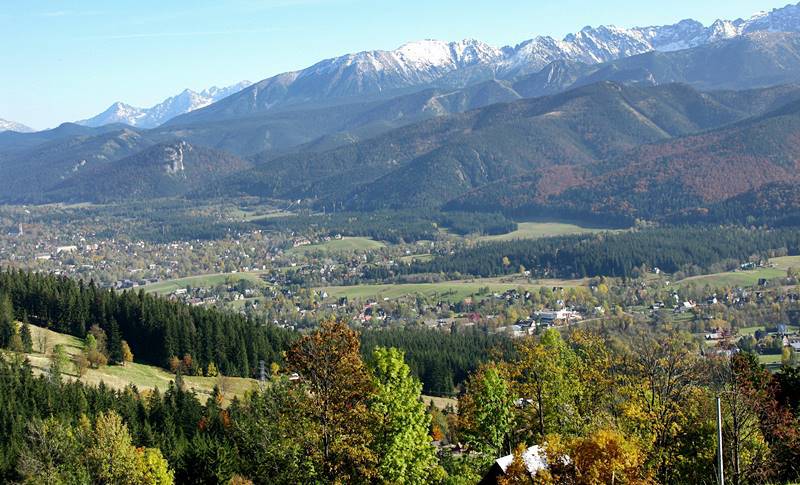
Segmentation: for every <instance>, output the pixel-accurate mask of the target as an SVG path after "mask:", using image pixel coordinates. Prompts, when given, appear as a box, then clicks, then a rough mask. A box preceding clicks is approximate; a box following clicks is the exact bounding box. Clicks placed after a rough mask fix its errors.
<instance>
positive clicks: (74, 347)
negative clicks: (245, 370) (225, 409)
mask: <svg viewBox="0 0 800 485" xmlns="http://www.w3.org/2000/svg"><path fill="white" fill-rule="evenodd" d="M31 334H32V335H33V349H34V352H32V353H30V354H25V355H26V357H27V358H28V360H29V361H30V363H31V366H32V367H33V371H34V372H35V373H37V374H44V373H46V372H47V370H48V369H49V367H50V358H49V355H50V354H51V353H52V351H53V347H55V346H56V345H58V344H61V345H63V346H64V350H65V351H66V353H67V355H69V356H70V357H72V356H74V355H76V354H78V353H80V352H81V350H82V346H83V345H82V342H81V340H80V339H78V338H76V337H72V336H70V335H64V334H62V333H58V332H53V331H52V330H47V329H45V328H42V327H37V326H35V325H31ZM40 336H44V337H45V338H46V342H45V349H44V352H42V350H41V349H40V347H39V345H40V342H41V340H40V338H39V337H40ZM133 350H134V352H135V351H136V349H133ZM134 358H135V354H134ZM64 374H65V375H64V378H66V379H78V375H77V374H76V372H75V370H74V368H73V367H72V364H71V363H70V364H69V365H68V368H67V370H66V371H65V372H64ZM174 380H175V375H174V374H171V373H169V372H167V371H165V370H164V369H161V368H159V367H155V366H152V365H144V364H137V363H135V362H132V363H128V364H126V365H125V366H118V365H109V366H104V367H101V368H99V369H89V370H87V371H86V374H85V375H84V376H83V377H82V378H80V381H81V382H83V383H84V384H87V385H92V386H97V385H99V384H100V383H101V382H102V383H104V384H105V385H106V386H109V387H111V388H114V389H125V388H126V387H128V386H129V385H131V384H133V385H134V386H136V388H137V389H139V390H140V391H144V390H152V389H155V388H158V390H159V391H161V392H164V391H166V390H167V388H168V387H169V383H170V382H171V381H174ZM183 382H184V383H185V384H186V387H187V388H189V389H190V390H193V391H195V392H196V393H197V394H198V398H199V399H200V401H201V402H204V401H205V400H206V399H207V398H208V397H210V396H211V392H212V391H213V389H214V386H215V385H216V386H218V387H219V388H220V390H221V391H222V395H223V397H224V398H225V401H224V402H225V404H226V405H227V404H228V403H230V401H231V400H232V399H233V398H234V397H239V398H241V397H242V396H244V394H245V393H246V392H247V391H251V390H253V389H256V388H257V387H258V381H256V380H255V379H248V378H244V377H202V376H184V377H183ZM422 401H423V402H424V403H425V404H428V403H430V402H431V401H433V403H434V406H436V407H438V408H439V409H446V408H447V407H452V408H453V409H456V408H457V407H458V401H457V400H456V399H451V398H445V397H434V396H425V395H423V396H422Z"/></svg>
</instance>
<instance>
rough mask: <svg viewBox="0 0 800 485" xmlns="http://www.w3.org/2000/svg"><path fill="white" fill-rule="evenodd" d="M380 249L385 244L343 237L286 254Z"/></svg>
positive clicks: (365, 238)
mask: <svg viewBox="0 0 800 485" xmlns="http://www.w3.org/2000/svg"><path fill="white" fill-rule="evenodd" d="M382 247H385V244H383V243H382V242H378V241H375V240H373V239H370V238H368V237H344V238H342V239H334V240H331V241H327V242H324V243H320V244H311V245H309V246H300V247H297V248H292V249H290V250H289V251H287V252H286V253H287V254H296V255H301V254H306V253H309V252H312V251H322V252H330V253H333V252H344V251H366V250H370V249H380V248H382Z"/></svg>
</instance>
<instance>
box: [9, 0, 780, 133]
mask: <svg viewBox="0 0 800 485" xmlns="http://www.w3.org/2000/svg"><path fill="white" fill-rule="evenodd" d="M786 3H787V0H782V1H775V0H759V1H753V0H724V1H718V0H702V1H698V0H668V1H665V0H661V1H658V2H651V1H643V0H617V1H614V0H603V1H598V0H517V1H505V0H491V1H489V0H484V1H468V0H398V1H384V0H224V1H223V0H180V1H179V0H103V1H101V0H94V1H89V0H0V33H2V34H1V35H2V36H3V37H4V38H5V45H4V46H3V47H2V48H0V118H3V119H7V120H13V121H17V122H20V123H23V124H26V125H28V126H31V127H34V128H37V129H44V128H48V127H53V126H57V125H58V124H60V123H62V122H64V121H74V120H79V119H84V118H88V117H91V116H94V115H96V114H98V113H100V112H102V111H104V110H105V109H106V108H107V107H108V106H110V105H111V104H112V103H113V102H115V101H123V102H126V103H128V104H132V105H134V106H141V107H149V106H152V105H154V104H156V103H158V102H160V101H162V100H163V99H165V98H167V97H168V96H172V95H174V94H178V93H179V92H181V91H183V89H185V88H191V89H195V90H198V91H199V90H202V89H204V88H207V87H209V86H213V85H217V86H225V85H230V84H233V83H236V82H238V81H241V80H250V81H259V80H261V79H264V78H267V77H270V76H272V75H275V74H279V73H281V72H286V71H291V70H296V69H301V68H304V67H307V66H309V65H311V64H313V63H315V62H317V61H319V60H322V59H326V58H330V57H335V56H338V55H342V54H346V53H349V52H358V51H363V50H372V49H394V48H396V47H398V46H400V45H401V44H403V43H405V42H408V41H413V40H420V39H439V40H447V41H450V40H460V39H465V38H476V39H480V40H482V41H484V42H487V43H489V44H492V45H495V46H503V45H514V44H517V43H519V42H521V41H523V40H526V39H530V38H532V37H535V36H537V35H551V36H554V37H558V38H562V37H563V36H564V35H566V34H568V33H570V32H575V31H577V30H580V29H581V28H582V27H584V26H586V25H592V26H597V25H601V24H614V25H617V26H620V27H633V26H643V25H662V24H671V23H675V22H677V21H679V20H681V19H684V18H694V19H696V20H699V21H701V22H703V23H704V24H706V25H708V24H710V23H711V22H713V21H714V20H715V19H717V18H724V19H735V18H739V17H749V16H750V15H752V14H753V13H756V12H759V11H762V10H771V9H773V8H776V7H781V6H783V5H785V4H786Z"/></svg>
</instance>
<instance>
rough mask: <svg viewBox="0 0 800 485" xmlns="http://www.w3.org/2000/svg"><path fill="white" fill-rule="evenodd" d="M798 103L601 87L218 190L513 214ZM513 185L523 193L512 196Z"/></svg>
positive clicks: (421, 129) (325, 156) (285, 164)
mask: <svg viewBox="0 0 800 485" xmlns="http://www.w3.org/2000/svg"><path fill="white" fill-rule="evenodd" d="M798 97H800V91H799V90H798V89H797V88H795V87H784V88H779V89H778V88H776V89H767V90H762V91H760V92H759V93H757V94H754V93H753V92H742V93H731V92H721V93H701V92H699V91H696V90H694V89H692V88H690V87H687V86H683V85H667V86H657V87H643V86H620V85H617V84H613V83H599V84H595V85H592V86H586V87H583V88H578V89H575V90H572V91H569V92H567V93H563V94H559V95H555V96H550V97H543V98H537V99H532V100H520V101H516V102H513V103H509V104H498V105H493V106H490V107H486V108H481V109H478V110H474V111H471V112H468V113H465V114H461V115H454V116H449V117H443V118H437V119H435V120H430V121H426V122H422V123H419V124H416V125H412V126H409V127H405V128H401V129H398V130H393V131H391V132H389V133H387V134H385V135H381V136H378V137H376V138H373V139H371V140H369V141H366V142H363V143H355V144H352V145H348V146H345V147H341V148H337V149H334V150H329V151H325V152H321V153H302V154H298V155H292V156H288V157H283V158H278V159H268V158H266V157H261V158H259V157H257V158H256V159H255V160H256V164H257V166H256V168H254V169H253V170H251V171H248V172H245V173H243V174H240V175H237V176H234V177H233V178H232V179H231V180H229V181H225V182H224V183H223V184H220V185H218V186H217V187H218V189H217V190H221V191H223V193H224V191H226V190H230V189H231V188H233V192H229V193H247V194H251V195H261V196H270V197H279V198H287V199H288V198H290V199H307V200H309V201H310V202H311V203H312V204H316V205H329V206H330V205H332V204H333V203H334V202H336V203H337V204H338V205H343V206H345V207H348V206H349V207H350V208H354V209H374V208H382V207H392V208H398V207H409V206H410V207H414V206H438V205H442V204H447V203H451V205H453V204H455V201H457V200H461V199H459V198H460V197H462V196H465V194H468V193H469V194H472V191H475V190H482V191H483V192H481V193H479V194H478V195H477V196H476V200H479V201H480V204H472V205H471V204H469V203H468V201H464V200H462V202H461V204H460V205H461V206H464V207H468V208H469V209H470V210H481V208H480V207H484V208H486V207H488V206H490V205H491V206H494V207H500V208H508V207H509V204H508V203H507V202H506V201H505V200H504V199H505V198H508V197H510V198H512V199H513V198H514V197H517V196H518V195H517V194H518V192H524V193H522V194H520V196H521V198H522V201H521V202H514V204H515V205H524V204H525V203H529V202H531V200H539V199H542V198H543V197H546V196H550V195H555V194H559V193H561V192H563V191H564V190H566V189H567V188H569V187H571V186H573V185H578V184H580V183H581V181H582V180H584V179H585V178H587V177H590V176H591V177H596V174H593V171H595V170H600V171H602V172H603V173H605V172H609V173H611V172H612V171H613V170H614V169H616V168H618V167H616V166H615V165H614V162H611V161H619V162H618V163H619V164H625V163H627V162H625V160H627V159H626V158H625V157H626V156H627V155H626V154H627V153H629V152H631V151H632V150H635V149H637V148H639V147H641V146H644V145H648V144H653V143H659V142H666V141H668V140H672V139H674V138H676V137H682V136H686V135H691V134H694V133H698V132H705V131H707V130H711V129H715V128H718V127H721V126H725V125H727V124H730V123H734V122H737V121H740V120H743V119H747V118H748V117H751V116H753V115H756V116H757V115H759V114H761V113H762V112H763V110H765V109H769V108H773V107H774V106H775V104H780V103H782V102H786V101H787V100H794V99H798ZM754 98H757V99H758V100H759V102H754V101H753V99H754ZM770 100H772V101H770ZM601 162H602V163H601ZM509 183H511V184H513V185H514V187H513V188H512V190H511V191H509V192H506V190H505V189H506V188H507V185H508V184H509ZM495 184H498V185H497V186H496V189H493V187H495ZM491 194H495V195H491ZM465 197H467V198H472V197H473V196H472V195H470V196H465ZM484 210H485V209H484Z"/></svg>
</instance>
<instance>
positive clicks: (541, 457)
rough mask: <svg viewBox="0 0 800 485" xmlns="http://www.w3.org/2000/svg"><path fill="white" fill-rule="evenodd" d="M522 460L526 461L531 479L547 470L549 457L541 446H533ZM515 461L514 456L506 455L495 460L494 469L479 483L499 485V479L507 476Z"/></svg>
mask: <svg viewBox="0 0 800 485" xmlns="http://www.w3.org/2000/svg"><path fill="white" fill-rule="evenodd" d="M522 459H523V460H524V461H525V468H527V469H528V473H529V474H530V475H531V477H533V476H536V474H537V473H539V471H540V470H544V469H546V468H547V456H546V455H545V451H544V448H542V447H541V446H538V445H537V446H531V447H530V448H528V449H527V450H525V453H523V454H522ZM513 461H514V455H506V456H503V457H501V458H498V459H497V460H495V462H494V464H492V467H491V468H490V469H489V471H488V472H487V473H486V475H485V476H484V477H483V479H482V480H481V481H480V482H479V485H493V484H496V483H498V479H499V478H500V477H502V476H504V475H505V474H506V471H507V470H508V467H510V466H511V463H512V462H513Z"/></svg>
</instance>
